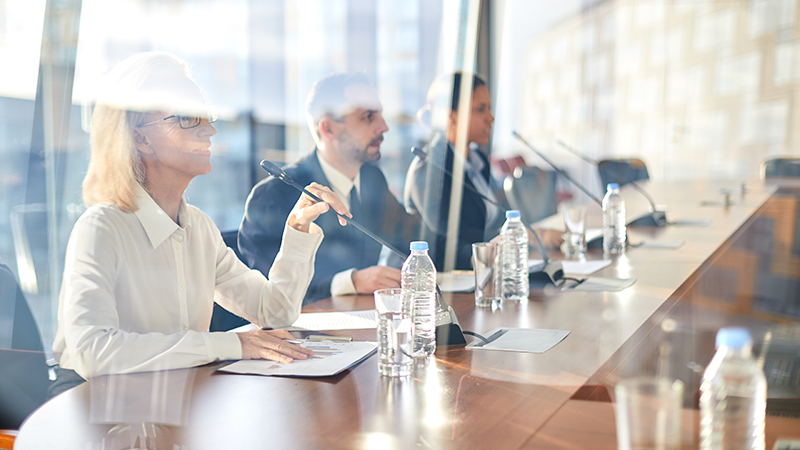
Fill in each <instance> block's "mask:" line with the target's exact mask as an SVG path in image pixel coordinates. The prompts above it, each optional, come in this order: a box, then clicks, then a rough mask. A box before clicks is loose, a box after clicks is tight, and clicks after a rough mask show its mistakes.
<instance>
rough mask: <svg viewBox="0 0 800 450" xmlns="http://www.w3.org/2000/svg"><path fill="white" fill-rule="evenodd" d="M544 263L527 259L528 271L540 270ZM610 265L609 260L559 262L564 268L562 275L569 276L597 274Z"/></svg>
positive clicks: (539, 260)
mask: <svg viewBox="0 0 800 450" xmlns="http://www.w3.org/2000/svg"><path fill="white" fill-rule="evenodd" d="M543 262H544V261H542V260H541V259H529V260H528V270H529V271H532V270H541V267H540V266H541V265H542V263H543ZM610 264H611V260H609V259H601V260H596V261H561V266H562V267H563V268H564V273H568V274H571V275H589V274H592V273H595V272H597V271H598V270H600V269H602V268H605V267H608V266H609V265H610Z"/></svg>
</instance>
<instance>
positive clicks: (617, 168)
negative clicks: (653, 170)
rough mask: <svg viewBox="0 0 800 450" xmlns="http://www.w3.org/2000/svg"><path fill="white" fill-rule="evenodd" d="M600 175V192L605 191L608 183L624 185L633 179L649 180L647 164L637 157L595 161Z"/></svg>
mask: <svg viewBox="0 0 800 450" xmlns="http://www.w3.org/2000/svg"><path fill="white" fill-rule="evenodd" d="M597 172H598V174H599V175H600V183H602V186H601V192H605V191H606V186H608V183H617V184H619V185H620V186H624V185H626V184H628V183H631V182H633V181H640V180H649V179H650V174H649V173H647V165H646V164H645V163H644V161H642V160H641V159H639V158H624V159H603V160H601V161H600V162H598V163H597Z"/></svg>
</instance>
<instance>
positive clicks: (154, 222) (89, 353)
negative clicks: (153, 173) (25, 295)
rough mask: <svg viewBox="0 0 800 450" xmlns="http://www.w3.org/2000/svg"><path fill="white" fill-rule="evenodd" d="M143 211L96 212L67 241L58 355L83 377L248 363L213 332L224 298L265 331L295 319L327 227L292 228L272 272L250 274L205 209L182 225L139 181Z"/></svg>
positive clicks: (107, 206)
mask: <svg viewBox="0 0 800 450" xmlns="http://www.w3.org/2000/svg"><path fill="white" fill-rule="evenodd" d="M138 196H139V200H138V206H139V210H138V211H136V212H135V213H125V212H123V211H122V210H120V209H119V208H118V207H117V206H116V205H114V204H111V203H101V204H97V205H93V206H92V207H91V208H89V209H88V210H87V211H86V212H85V213H84V214H83V215H82V216H81V218H80V219H79V220H78V222H77V223H76V224H75V227H74V228H73V230H72V234H71V236H70V239H69V243H68V245H67V257H66V264H65V268H64V280H63V283H62V286H61V294H60V296H59V304H58V331H57V333H56V338H55V342H54V343H53V352H54V353H55V354H56V356H57V357H58V355H59V354H60V355H61V356H60V360H59V363H60V365H61V367H64V368H67V369H72V370H75V371H76V372H77V373H78V374H79V375H81V376H82V377H84V378H90V377H93V376H96V375H102V374H109V373H128V372H142V371H154V370H166V369H175V368H184V367H193V366H198V365H202V364H205V363H208V362H212V361H216V360H230V359H241V357H242V348H241V344H240V342H239V338H238V337H237V336H236V335H235V334H233V333H210V332H208V327H209V325H210V323H211V312H212V311H213V304H214V302H215V301H216V302H217V303H219V304H220V306H222V307H224V308H225V309H227V310H229V311H231V312H233V313H235V314H237V315H240V316H242V317H244V318H245V319H247V320H249V321H251V322H253V323H255V324H257V325H259V326H262V327H273V328H276V327H282V326H288V325H291V324H292V323H293V322H294V321H295V320H296V319H297V317H298V316H299V314H300V308H301V306H302V300H303V296H304V295H305V292H306V289H307V288H308V284H309V282H310V281H311V278H312V276H313V274H314V257H315V255H316V251H317V248H318V247H319V244H320V242H322V237H323V235H322V230H321V229H320V228H319V227H318V226H316V225H315V224H311V233H303V232H300V231H297V230H295V229H294V228H291V227H289V226H286V228H285V230H284V233H283V242H282V243H281V250H280V252H279V253H278V255H277V256H276V258H275V263H274V264H273V265H272V268H271V269H270V272H269V279H267V278H265V277H264V276H263V275H262V274H261V272H259V271H257V270H250V269H249V268H248V267H247V266H246V265H244V264H243V263H242V262H241V261H239V259H238V258H237V257H236V255H235V254H234V252H233V251H232V250H231V249H229V248H228V247H227V246H226V245H225V243H224V242H223V240H222V236H221V234H220V231H219V229H218V228H217V227H216V225H215V224H214V222H213V221H212V220H211V219H210V218H209V217H208V216H206V215H205V214H204V213H203V212H202V211H200V210H199V209H197V208H195V207H194V206H191V205H188V204H187V203H186V202H185V201H183V200H182V201H181V205H180V208H179V210H178V220H179V222H180V224H181V225H180V226H178V225H177V224H176V223H175V222H174V221H173V220H172V219H171V218H170V217H169V216H168V215H167V214H166V213H165V212H164V211H163V210H162V209H161V208H160V207H159V206H158V204H156V202H155V201H154V200H153V199H152V198H151V197H150V196H149V195H148V194H147V193H146V192H145V191H144V189H142V188H141V187H139V192H138Z"/></svg>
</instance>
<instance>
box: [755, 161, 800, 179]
mask: <svg viewBox="0 0 800 450" xmlns="http://www.w3.org/2000/svg"><path fill="white" fill-rule="evenodd" d="M798 177H800V157H791V156H784V157H780V158H770V159H767V160H765V161H764V162H762V163H761V179H762V180H765V179H767V178H798Z"/></svg>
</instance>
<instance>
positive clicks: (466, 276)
mask: <svg viewBox="0 0 800 450" xmlns="http://www.w3.org/2000/svg"><path fill="white" fill-rule="evenodd" d="M436 283H438V284H439V289H441V290H442V292H472V291H474V290H475V274H474V273H473V272H467V271H460V270H457V271H453V272H441V273H437V274H436Z"/></svg>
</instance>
